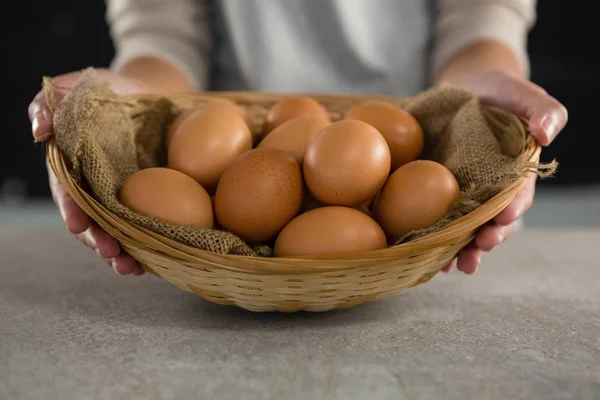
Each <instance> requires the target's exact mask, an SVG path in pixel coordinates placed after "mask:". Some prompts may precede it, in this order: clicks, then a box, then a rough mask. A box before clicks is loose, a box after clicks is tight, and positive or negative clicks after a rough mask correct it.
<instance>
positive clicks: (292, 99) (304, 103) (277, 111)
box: [262, 96, 331, 137]
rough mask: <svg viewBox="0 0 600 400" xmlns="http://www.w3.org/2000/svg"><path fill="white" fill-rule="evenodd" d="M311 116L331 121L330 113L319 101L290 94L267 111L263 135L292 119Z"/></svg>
mask: <svg viewBox="0 0 600 400" xmlns="http://www.w3.org/2000/svg"><path fill="white" fill-rule="evenodd" d="M299 117H311V118H315V119H322V120H325V121H327V122H331V118H330V116H329V113H328V112H327V110H326V109H325V107H323V106H322V105H321V104H320V103H319V102H317V101H316V100H314V99H312V98H310V97H307V96H289V97H286V98H284V99H282V100H280V101H278V102H277V103H275V104H274V105H273V106H272V107H271V108H270V109H269V112H268V113H267V117H266V120H265V123H264V126H263V130H262V136H263V137H264V136H266V135H267V134H269V133H270V132H271V131H273V130H274V129H275V128H277V127H278V126H280V125H281V124H283V123H284V122H287V121H289V120H291V119H295V118H299Z"/></svg>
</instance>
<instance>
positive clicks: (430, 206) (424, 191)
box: [373, 160, 461, 242]
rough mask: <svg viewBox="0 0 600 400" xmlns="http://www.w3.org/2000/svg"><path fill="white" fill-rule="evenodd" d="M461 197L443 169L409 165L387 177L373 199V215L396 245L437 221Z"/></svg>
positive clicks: (433, 165)
mask: <svg viewBox="0 0 600 400" xmlns="http://www.w3.org/2000/svg"><path fill="white" fill-rule="evenodd" d="M460 197H461V192H460V186H459V184H458V182H457V180H456V178H455V177H454V175H452V173H451V172H450V171H449V170H448V169H447V168H446V167H445V166H443V165H442V164H439V163H437V162H435V161H430V160H417V161H412V162H409V163H407V164H405V165H403V166H401V167H400V168H398V169H397V170H396V171H394V172H393V173H392V174H391V175H390V177H389V178H388V180H387V182H386V184H385V185H384V187H383V189H382V190H381V193H380V194H379V196H378V197H377V198H376V199H375V202H374V206H373V215H374V218H375V220H376V221H377V222H378V223H379V225H381V227H382V228H383V230H384V231H385V233H386V235H387V236H388V239H389V240H390V241H391V242H396V241H397V240H398V239H400V238H401V237H402V236H404V235H406V234H407V233H410V232H412V231H414V230H417V229H424V228H428V227H430V226H432V225H434V224H435V223H437V222H438V221H440V220H441V219H442V218H443V217H444V216H445V215H446V213H447V212H448V210H449V209H450V207H451V206H452V204H453V203H455V202H457V201H458V200H459V199H460Z"/></svg>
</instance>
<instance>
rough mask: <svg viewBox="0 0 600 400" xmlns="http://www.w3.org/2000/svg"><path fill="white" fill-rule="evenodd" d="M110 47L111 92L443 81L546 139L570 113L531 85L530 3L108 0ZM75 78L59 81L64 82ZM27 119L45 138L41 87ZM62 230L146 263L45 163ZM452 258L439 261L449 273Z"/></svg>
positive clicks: (528, 198) (328, 88)
mask: <svg viewBox="0 0 600 400" xmlns="http://www.w3.org/2000/svg"><path fill="white" fill-rule="evenodd" d="M106 2H107V7H108V12H107V17H108V21H109V24H110V28H111V34H112V38H113V41H114V43H115V47H116V57H115V59H114V61H113V63H112V65H111V67H110V69H107V70H102V74H103V76H104V78H105V79H106V80H107V81H108V82H110V83H111V85H112V88H113V90H115V91H116V92H119V93H139V92H144V91H163V90H170V91H194V90H196V91H200V90H207V89H212V90H228V89H231V90H262V91H273V92H277V91H279V92H296V91H298V92H346V93H351V92H364V93H383V94H391V95H397V96H410V95H414V94H415V93H417V92H419V91H421V90H424V89H426V88H427V87H429V86H431V85H437V84H441V83H451V84H455V85H461V86H463V87H465V88H467V89H469V90H471V91H472V92H474V93H475V94H476V95H477V96H478V97H479V99H480V101H481V102H482V103H484V104H489V105H494V106H498V107H503V108H505V109H507V110H509V111H511V112H514V113H516V114H520V115H522V116H524V117H526V118H527V119H528V120H529V124H530V129H531V132H532V134H533V135H534V136H535V137H536V139H537V140H538V142H539V143H540V144H541V145H544V146H547V145H548V144H550V143H551V142H552V140H553V139H554V138H555V137H556V135H557V134H558V133H559V132H560V131H561V130H562V128H563V127H564V126H565V124H566V122H567V118H568V117H567V111H566V109H565V108H564V107H563V106H562V105H561V104H560V103H559V102H558V101H557V100H556V99H554V98H553V97H551V96H550V95H549V94H547V93H546V92H545V91H544V90H543V89H542V88H540V87H538V86H536V85H535V84H533V83H531V82H529V81H528V76H529V61H528V57H527V52H526V42H527V34H528V32H529V30H530V29H531V28H532V26H533V24H534V20H535V6H536V2H535V1H534V0H434V1H432V2H428V1H423V0H403V1H398V0H285V1H281V0H221V1H214V2H213V1H206V0H171V1H169V2H166V1H162V0H107V1H106ZM78 76H79V73H78V72H75V73H70V74H66V75H61V76H58V77H56V78H55V80H56V82H57V83H59V84H60V85H62V86H66V87H70V86H71V85H72V84H73V83H74V82H75V81H76V80H77V78H78ZM29 115H30V119H31V121H32V129H33V135H34V137H35V138H36V139H38V140H45V139H47V138H48V137H49V136H50V135H51V131H52V116H51V113H50V112H49V110H48V107H47V106H46V104H45V102H44V98H43V94H41V93H40V94H38V96H36V98H35V99H34V100H33V102H32V104H31V106H30V108H29ZM48 173H49V178H50V186H51V190H52V195H53V198H54V201H55V202H56V204H57V205H58V208H59V210H60V212H61V215H62V217H63V219H64V221H65V224H66V227H67V229H68V230H69V231H70V232H72V233H73V234H74V235H76V236H77V238H78V239H79V240H81V241H82V242H83V243H85V244H86V245H88V246H90V247H92V248H93V249H95V250H96V252H97V253H98V254H99V255H100V256H101V257H103V258H104V259H105V260H106V261H107V262H108V263H110V264H111V265H112V266H113V268H114V269H115V271H116V272H117V273H119V274H122V275H125V274H134V275H139V274H141V273H142V272H143V270H142V269H141V268H140V267H139V266H138V265H136V263H135V261H134V260H133V259H132V258H131V257H130V256H129V255H127V254H126V253H125V252H123V251H122V250H121V249H120V247H119V244H118V243H117V241H116V240H115V239H113V238H112V237H110V236H109V235H108V234H107V233H106V232H104V231H102V230H101V229H100V228H99V227H98V226H97V225H96V224H95V223H93V222H92V221H90V220H89V218H88V217H87V216H86V215H85V214H84V213H83V211H82V210H81V209H79V207H78V206H77V205H76V204H75V203H74V202H73V200H72V199H71V198H70V197H69V196H68V195H67V194H66V192H65V190H64V188H63V187H62V186H61V185H60V184H59V183H58V181H57V179H56V176H54V174H53V173H52V171H51V169H50V168H49V169H48ZM534 192H535V177H532V178H531V180H530V181H529V183H528V184H527V186H526V187H525V188H524V189H523V191H522V192H521V193H519V194H518V195H517V196H516V198H515V199H514V201H513V202H512V203H511V204H510V205H509V206H508V207H507V208H506V209H505V210H504V211H503V212H502V213H501V214H499V215H498V216H497V217H496V218H495V219H494V220H493V221H492V222H491V223H489V224H488V225H486V226H485V227H484V228H483V229H481V230H480V232H479V233H478V235H477V237H476V240H475V241H474V242H473V244H472V245H471V246H469V247H468V248H466V249H464V250H463V251H462V252H461V253H460V254H459V255H458V257H457V260H456V265H457V267H458V269H459V270H460V271H462V272H464V273H466V274H472V273H474V272H475V271H476V270H477V268H478V266H479V264H480V262H481V258H482V256H483V254H484V253H485V252H488V251H490V250H492V249H493V248H494V247H496V246H498V245H500V244H501V243H502V242H503V241H504V240H506V238H507V237H508V236H509V235H510V234H511V233H512V231H513V225H514V222H515V221H517V220H518V219H519V218H520V217H521V216H522V215H523V214H524V213H525V212H526V211H527V210H528V209H529V207H531V204H532V202H533V197H534ZM451 267H452V264H451V265H449V266H448V267H446V268H445V271H448V270H450V268H451Z"/></svg>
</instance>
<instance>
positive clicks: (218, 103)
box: [165, 99, 250, 149]
mask: <svg viewBox="0 0 600 400" xmlns="http://www.w3.org/2000/svg"><path fill="white" fill-rule="evenodd" d="M215 108H222V109H224V110H229V111H231V112H233V113H235V114H237V115H238V116H239V117H240V118H242V119H243V120H244V122H246V125H248V126H250V117H249V115H248V113H247V112H246V110H244V109H243V108H242V107H240V106H239V105H237V104H235V103H234V102H233V101H230V100H226V99H214V100H211V101H208V102H206V103H202V104H198V105H197V106H195V107H194V108H190V109H187V110H183V111H181V112H180V113H179V114H178V115H177V117H175V119H174V120H173V123H172V124H171V126H170V127H169V130H168V131H167V136H166V138H165V146H166V147H167V149H168V148H169V145H170V143H171V140H172V138H173V135H174V134H175V133H176V132H178V130H179V126H180V125H181V123H182V122H183V121H184V120H185V119H186V118H187V117H188V116H190V115H191V114H193V113H194V112H196V111H199V110H204V111H206V110H209V109H215Z"/></svg>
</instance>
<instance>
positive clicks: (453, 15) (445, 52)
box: [431, 0, 537, 76]
mask: <svg viewBox="0 0 600 400" xmlns="http://www.w3.org/2000/svg"><path fill="white" fill-rule="evenodd" d="M536 3H537V2H536V0H436V5H437V7H436V14H437V16H436V24H435V37H434V47H433V54H432V60H431V62H432V65H431V69H432V71H431V72H432V74H433V76H437V74H438V73H439V72H440V71H441V70H442V68H443V67H444V65H445V64H446V62H447V61H448V60H449V59H450V58H451V57H452V56H454V55H455V54H456V53H458V52H459V51H460V50H462V49H463V48H465V47H466V46H468V45H469V44H472V43H473V42H475V41H478V40H481V39H495V40H498V41H500V42H502V43H503V44H504V45H506V46H508V47H509V48H511V49H512V50H513V51H514V52H515V54H516V55H517V57H518V59H519V61H520V63H521V66H522V67H523V70H524V71H525V74H526V75H527V76H528V75H529V69H530V66H529V57H528V54H527V36H528V33H529V30H530V29H531V28H532V27H533V25H534V23H535V19H536V10H535V8H536Z"/></svg>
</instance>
